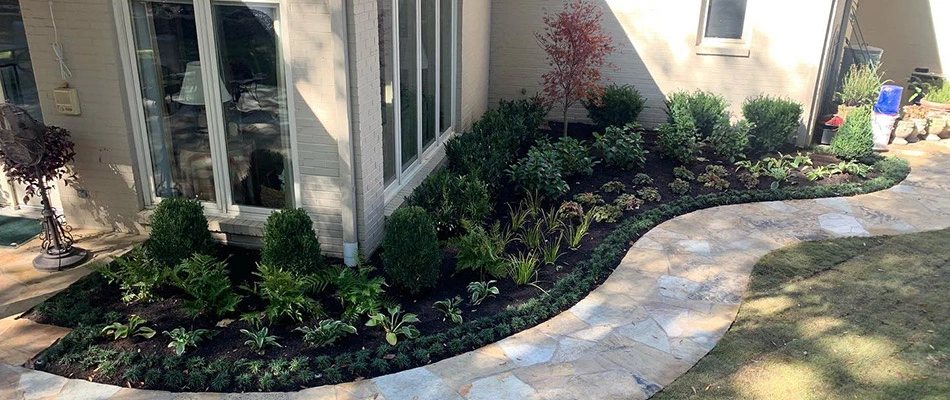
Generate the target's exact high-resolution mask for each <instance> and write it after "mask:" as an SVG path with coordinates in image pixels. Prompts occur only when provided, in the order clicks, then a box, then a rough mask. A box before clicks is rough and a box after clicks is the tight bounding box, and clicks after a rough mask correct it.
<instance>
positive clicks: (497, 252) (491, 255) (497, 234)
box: [454, 222, 512, 278]
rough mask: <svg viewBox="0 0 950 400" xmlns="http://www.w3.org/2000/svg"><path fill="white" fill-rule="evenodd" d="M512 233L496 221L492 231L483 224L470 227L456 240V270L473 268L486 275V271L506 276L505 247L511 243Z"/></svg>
mask: <svg viewBox="0 0 950 400" xmlns="http://www.w3.org/2000/svg"><path fill="white" fill-rule="evenodd" d="M511 240H512V239H511V234H510V233H509V232H507V231H504V232H503V231H502V230H501V225H500V224H499V223H497V222H496V223H495V225H493V226H492V229H491V231H488V230H486V229H485V228H483V227H481V226H471V227H469V230H468V233H466V234H465V235H463V236H462V237H460V238H458V240H456V241H455V242H454V244H455V246H456V247H457V248H458V254H457V255H456V259H457V260H458V263H457V264H456V266H455V271H456V272H458V271H463V270H472V271H476V272H478V273H479V275H480V276H482V277H484V275H485V273H488V275H491V276H492V277H494V278H502V277H504V276H505V273H506V271H505V265H506V264H505V259H504V255H505V247H507V246H508V244H509V243H511Z"/></svg>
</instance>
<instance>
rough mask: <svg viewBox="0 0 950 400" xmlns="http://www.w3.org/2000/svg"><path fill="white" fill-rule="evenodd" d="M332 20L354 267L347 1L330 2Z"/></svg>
mask: <svg viewBox="0 0 950 400" xmlns="http://www.w3.org/2000/svg"><path fill="white" fill-rule="evenodd" d="M330 6H331V10H330V21H331V26H332V31H333V32H335V33H337V34H334V35H332V37H333V46H334V48H335V49H340V50H337V51H334V52H333V58H334V60H333V61H334V64H335V65H342V66H343V79H342V82H340V81H339V80H338V81H337V82H336V92H337V105H338V106H339V105H340V104H341V102H342V104H343V108H344V109H343V110H341V112H339V113H337V115H339V116H341V118H340V119H339V121H340V126H339V131H340V132H343V135H341V136H340V137H339V139H338V140H337V147H338V150H339V153H340V193H341V205H342V207H341V209H342V215H341V216H342V218H343V262H344V263H345V264H346V265H348V266H354V265H356V264H357V260H358V255H357V253H358V249H359V234H358V232H357V226H358V224H357V212H356V168H355V165H356V164H355V161H356V160H355V156H354V154H355V151H353V138H354V136H355V135H357V134H358V132H353V124H352V123H351V121H350V119H351V118H352V117H353V113H352V105H351V103H350V63H349V58H350V57H349V46H348V43H349V40H348V37H349V33H348V30H347V26H346V12H347V11H346V0H333V1H331V2H330Z"/></svg>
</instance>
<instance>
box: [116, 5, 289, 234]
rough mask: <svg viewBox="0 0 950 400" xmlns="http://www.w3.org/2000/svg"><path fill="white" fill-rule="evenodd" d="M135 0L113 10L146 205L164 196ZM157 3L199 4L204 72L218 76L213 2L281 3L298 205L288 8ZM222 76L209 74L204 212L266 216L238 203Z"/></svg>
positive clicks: (280, 55)
mask: <svg viewBox="0 0 950 400" xmlns="http://www.w3.org/2000/svg"><path fill="white" fill-rule="evenodd" d="M131 1H138V0H112V5H113V11H114V13H113V14H114V15H115V19H116V27H117V28H116V29H117V31H118V34H119V42H120V43H119V46H120V51H119V53H120V56H121V61H122V68H123V71H124V77H125V90H126V97H127V101H128V105H129V108H130V110H131V111H132V112H131V118H132V121H131V125H132V131H133V141H134V142H135V149H136V158H137V161H138V172H139V175H140V176H141V179H139V189H140V190H141V193H142V200H143V202H144V206H145V207H146V208H147V209H148V208H153V207H154V206H155V205H157V204H158V203H159V202H161V200H162V198H160V197H158V196H157V195H156V193H155V175H154V174H153V166H152V153H151V149H150V148H149V145H148V143H149V139H148V128H147V127H146V116H145V108H144V106H143V104H142V97H141V93H142V91H141V79H140V77H139V70H138V64H137V63H138V58H137V57H136V54H135V38H134V31H133V28H132V10H131V6H130V2H131ZM153 1H156V2H168V3H183V4H192V5H194V7H195V25H196V29H197V32H198V55H199V57H200V59H201V60H202V63H201V74H202V75H203V76H213V77H216V78H217V77H219V74H218V61H219V59H218V57H219V55H218V51H217V44H216V42H215V26H214V21H213V18H212V10H213V8H212V7H213V3H214V4H221V3H233V4H246V5H249V6H253V5H262V6H268V7H276V8H277V21H275V23H276V24H277V26H276V29H275V32H276V34H277V36H278V39H279V41H280V46H279V47H278V49H277V54H278V58H280V61H279V62H280V63H281V68H282V73H283V85H284V88H283V89H284V96H285V97H286V99H285V101H286V107H287V110H286V112H287V115H284V116H282V117H283V118H286V122H287V124H288V130H289V139H288V140H289V141H290V143H289V144H290V154H291V157H290V159H291V168H292V169H293V171H291V173H292V176H293V178H292V179H293V182H292V187H293V191H294V193H293V199H292V200H293V201H292V202H293V204H290V205H288V206H287V208H294V207H297V206H298V205H299V204H301V197H300V196H301V193H300V179H301V178H300V164H299V160H298V159H299V157H297V156H296V155H297V154H298V149H297V147H298V145H297V126H296V117H295V108H296V107H295V104H294V96H293V95H292V93H293V87H294V85H293V76H292V72H293V70H292V69H291V65H290V62H289V59H288V57H287V56H288V55H289V54H290V44H289V43H290V41H289V40H288V38H289V34H288V32H289V31H288V27H287V25H288V24H287V23H285V21H288V14H287V13H288V10H287V7H286V6H285V5H283V4H281V3H282V2H281V0H187V1H175V0H153ZM220 81H221V80H220V79H204V80H203V84H204V93H207V94H209V96H210V97H211V99H210V100H211V101H209V102H207V103H208V104H207V105H206V106H205V113H206V115H207V120H208V137H209V141H210V143H209V144H210V146H211V162H212V169H213V173H214V182H215V201H213V202H207V201H202V205H203V206H204V209H205V213H206V214H208V215H209V216H214V217H240V216H250V217H266V216H267V215H270V214H271V213H272V212H273V211H274V209H270V208H265V207H257V206H246V205H238V204H234V202H233V194H232V193H231V190H232V188H231V179H230V166H229V165H228V157H227V143H226V140H225V138H226V137H227V134H226V128H225V126H224V119H223V114H222V111H223V106H222V105H221V104H222V103H221V102H220V96H221V92H220V90H221V88H220V87H219V86H220V84H221V82H220Z"/></svg>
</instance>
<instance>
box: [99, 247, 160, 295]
mask: <svg viewBox="0 0 950 400" xmlns="http://www.w3.org/2000/svg"><path fill="white" fill-rule="evenodd" d="M93 269H95V270H96V271H98V272H99V273H100V274H102V276H103V277H105V278H106V280H107V281H109V283H110V284H118V285H119V289H121V290H122V301H123V302H125V303H136V302H148V301H152V300H155V299H156V298H157V297H158V296H157V293H156V292H157V291H158V289H159V288H160V287H161V286H162V285H163V284H164V283H165V279H166V278H167V276H168V269H167V268H164V267H161V266H159V265H156V263H154V262H152V260H151V259H150V258H148V255H147V254H146V253H145V249H144V248H143V247H142V246H135V247H134V248H132V250H131V251H129V252H128V253H127V254H125V255H123V256H122V257H117V258H115V259H114V260H112V262H111V263H109V264H102V265H97V266H94V267H93Z"/></svg>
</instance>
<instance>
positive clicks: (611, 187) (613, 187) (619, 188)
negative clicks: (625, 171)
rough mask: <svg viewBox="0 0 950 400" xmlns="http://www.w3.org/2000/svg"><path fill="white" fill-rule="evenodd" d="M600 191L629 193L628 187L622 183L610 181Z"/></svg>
mask: <svg viewBox="0 0 950 400" xmlns="http://www.w3.org/2000/svg"><path fill="white" fill-rule="evenodd" d="M600 191H601V192H604V193H624V192H626V191H627V185H625V184H624V183H623V182H620V181H610V182H607V183H605V184H603V185H600Z"/></svg>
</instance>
